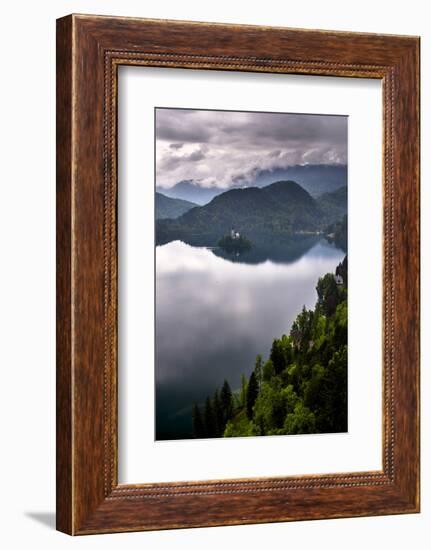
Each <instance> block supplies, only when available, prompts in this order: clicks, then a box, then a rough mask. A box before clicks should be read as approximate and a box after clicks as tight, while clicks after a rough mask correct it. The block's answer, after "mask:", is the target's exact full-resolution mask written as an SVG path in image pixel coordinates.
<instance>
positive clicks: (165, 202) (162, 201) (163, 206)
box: [155, 193, 197, 220]
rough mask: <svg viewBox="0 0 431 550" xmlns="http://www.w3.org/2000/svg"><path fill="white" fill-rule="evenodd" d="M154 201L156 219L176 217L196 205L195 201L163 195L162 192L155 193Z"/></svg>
mask: <svg viewBox="0 0 431 550" xmlns="http://www.w3.org/2000/svg"><path fill="white" fill-rule="evenodd" d="M155 203H156V220H160V219H164V218H178V217H179V216H182V215H183V214H184V213H185V212H188V211H189V210H190V209H191V208H194V207H195V206H197V205H196V204H195V203H193V202H190V201H185V200H183V199H172V198H171V197H167V196H166V195H163V193H156V197H155Z"/></svg>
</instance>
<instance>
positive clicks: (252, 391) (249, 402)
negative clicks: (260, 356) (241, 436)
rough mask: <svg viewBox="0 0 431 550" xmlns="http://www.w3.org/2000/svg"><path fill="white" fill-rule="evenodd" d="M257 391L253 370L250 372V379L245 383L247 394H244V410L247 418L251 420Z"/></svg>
mask: <svg viewBox="0 0 431 550" xmlns="http://www.w3.org/2000/svg"><path fill="white" fill-rule="evenodd" d="M258 393H259V388H258V385H257V380H256V375H255V373H254V371H253V372H252V373H251V376H250V380H249V381H248V385H247V396H246V410H247V418H248V419H249V420H251V419H252V418H253V407H254V404H255V403H256V399H257V396H258Z"/></svg>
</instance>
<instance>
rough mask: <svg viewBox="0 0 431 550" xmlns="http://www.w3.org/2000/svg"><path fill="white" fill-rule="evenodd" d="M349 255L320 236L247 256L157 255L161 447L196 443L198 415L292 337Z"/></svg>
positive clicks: (170, 247)
mask: <svg viewBox="0 0 431 550" xmlns="http://www.w3.org/2000/svg"><path fill="white" fill-rule="evenodd" d="M343 257H344V252H343V251H342V250H340V249H338V248H336V247H335V246H334V245H331V244H329V243H328V242H327V241H326V240H325V239H323V238H320V237H317V236H312V237H311V236H308V237H301V238H298V239H296V240H295V241H294V242H291V243H290V244H289V245H278V246H271V247H267V248H260V249H256V248H255V249H252V250H251V251H250V253H248V254H247V253H245V254H243V255H236V254H227V253H225V252H223V251H222V250H221V249H208V248H199V247H193V246H190V245H187V244H184V243H183V242H180V241H174V242H170V243H168V244H165V245H163V246H158V247H157V249H156V373H155V374H156V439H183V438H189V437H191V430H192V425H191V408H192V405H193V403H194V402H196V403H198V404H202V403H203V402H204V401H205V398H206V396H207V395H212V394H213V393H214V391H215V390H216V389H217V388H219V387H220V386H221V385H222V383H223V380H224V379H226V380H228V382H229V384H230V385H231V387H232V389H237V388H238V387H239V386H240V380H241V374H242V373H243V374H245V375H249V374H250V373H251V371H252V370H253V367H254V362H255V358H256V355H257V354H259V353H260V354H261V355H262V356H263V358H264V360H265V359H266V358H267V357H268V354H269V350H270V348H271V344H272V340H273V339H274V338H278V337H280V336H281V335H282V334H288V333H289V332H290V327H291V325H292V322H293V321H294V319H295V318H296V316H297V314H298V313H300V311H301V309H302V307H303V305H305V306H306V307H307V308H311V307H314V305H315V303H316V299H317V294H316V290H315V287H316V283H317V280H318V278H319V277H321V276H322V275H324V274H325V273H329V272H334V271H335V267H336V266H337V264H338V263H339V262H340V261H341V260H342V259H343Z"/></svg>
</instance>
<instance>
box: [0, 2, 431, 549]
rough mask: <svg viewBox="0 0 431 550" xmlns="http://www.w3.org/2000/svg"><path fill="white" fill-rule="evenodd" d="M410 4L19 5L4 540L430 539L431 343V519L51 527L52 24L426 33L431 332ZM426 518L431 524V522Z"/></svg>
mask: <svg viewBox="0 0 431 550" xmlns="http://www.w3.org/2000/svg"><path fill="white" fill-rule="evenodd" d="M427 11H428V10H427V2H423V1H421V0H410V2H408V4H406V2H401V1H399V0H382V1H381V2H375V1H372V0H362V1H361V2H354V3H353V2H352V3H349V2H346V1H345V0H327V1H326V2H321V1H319V0H303V1H302V2H277V1H276V0H266V1H265V2H264V3H263V4H262V3H257V2H256V3H252V2H251V1H250V0H249V1H247V2H245V1H238V2H232V1H231V0H218V1H217V2H203V1H202V0H182V1H181V2H175V1H174V0H157V1H154V2H139V1H138V0H103V2H102V1H96V0H87V1H85V0H75V1H71V0H56V1H45V2H43V3H39V2H37V3H35V2H29V1H28V2H25V1H22V0H15V1H14V2H8V3H5V4H4V5H3V6H2V18H1V23H0V26H1V27H0V40H1V42H2V44H1V46H2V47H1V52H2V75H1V79H2V81H1V87H0V99H1V101H0V131H1V134H0V136H1V149H0V150H1V169H2V171H1V179H0V186H1V192H2V196H1V200H0V224H1V225H0V250H1V259H2V262H1V268H0V334H1V339H0V354H1V360H0V365H1V372H2V377H3V378H2V380H1V383H0V428H1V432H0V434H1V443H0V445H1V450H2V452H1V455H0V472H1V474H0V475H1V485H0V525H1V533H0V540H1V543H2V546H3V547H4V548H8V549H9V548H18V547H19V548H21V547H26V546H27V547H30V546H32V547H36V548H44V549H47V550H49V549H51V548H52V549H56V550H57V549H62V548H66V547H68V548H69V547H72V546H74V547H76V548H78V547H79V548H90V547H91V548H102V547H103V548H104V549H109V548H116V547H118V546H120V547H121V548H142V547H143V546H146V547H147V548H151V549H154V550H157V549H161V548H168V547H169V548H187V550H193V549H195V548H196V549H197V548H199V549H200V548H205V549H211V548H217V549H218V548H222V547H226V548H233V547H235V546H236V547H239V548H242V547H246V548H249V549H254V548H262V547H267V546H272V545H273V544H277V545H282V546H286V547H299V546H300V547H301V548H304V549H308V548H310V549H311V548H316V547H319V548H331V549H334V550H336V549H345V548H346V547H348V548H349V549H350V550H354V549H356V548H358V549H359V548H361V549H362V548H364V547H367V546H369V547H378V546H385V547H389V548H392V549H394V550H396V549H401V548H403V549H404V548H405V547H413V548H415V549H424V548H428V545H429V542H428V544H427V541H426V540H425V536H426V530H427V527H428V530H429V524H430V522H431V481H430V479H431V478H430V471H429V464H430V463H431V452H430V434H431V429H430V421H429V419H430V412H431V404H430V403H431V399H430V397H431V392H430V382H431V376H430V372H429V369H428V368H427V367H428V366H429V365H430V362H431V341H430V338H426V337H424V338H423V345H422V387H423V395H422V401H423V407H422V427H423V430H422V431H423V437H422V453H423V457H422V463H423V468H422V510H423V511H422V514H420V515H412V516H392V517H384V518H361V519H343V520H331V521H319V522H300V523H288V524H273V525H258V526H241V527H223V528H212V529H196V530H183V531H165V532H155V533H132V534H122V535H103V536H93V537H81V538H75V539H72V538H71V537H67V536H65V535H62V534H60V533H57V532H55V531H54V528H53V526H54V522H55V520H54V500H55V486H54V468H55V461H54V456H55V454H54V449H55V437H54V435H55V433H54V427H55V417H54V412H55V402H54V398H55V387H54V383H55V330H54V329H55V324H54V323H55V274H54V271H55V195H54V191H55V19H56V18H57V17H60V16H62V15H65V14H68V13H70V12H75V13H96V14H111V15H129V16H140V17H156V18H171V19H191V20H198V21H199V20H200V21H205V20H206V21H220V22H231V23H251V24H262V25H284V26H291V27H303V28H310V29H312V28H322V29H339V30H351V31H369V32H382V33H401V34H415V35H421V37H422V68H423V69H422V71H423V72H422V98H424V99H423V101H422V151H423V154H422V209H423V210H422V212H423V215H422V243H423V244H422V250H423V260H422V281H423V285H422V289H423V290H422V330H423V335H427V334H428V333H429V332H430V330H431V311H430V310H431V307H430V306H431V290H430V286H429V284H428V285H427V284H425V283H426V282H429V281H430V280H431V258H430V252H429V251H430V250H431V190H430V187H429V181H430V176H431V172H430V165H429V163H428V159H427V157H426V155H425V154H424V152H426V151H430V150H431V119H430V105H429V101H428V102H427V101H426V99H427V98H429V97H431V74H430V66H431V30H430V27H429V14H428V13H427ZM427 524H428V525H427Z"/></svg>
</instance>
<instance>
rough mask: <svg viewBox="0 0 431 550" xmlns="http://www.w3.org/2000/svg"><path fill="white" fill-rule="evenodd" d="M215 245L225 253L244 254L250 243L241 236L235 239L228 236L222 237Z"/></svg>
mask: <svg viewBox="0 0 431 550" xmlns="http://www.w3.org/2000/svg"><path fill="white" fill-rule="evenodd" d="M217 244H218V246H220V248H223V249H224V250H226V251H227V252H244V251H245V250H250V248H251V241H249V240H248V239H247V238H246V237H243V236H242V235H240V236H239V237H237V238H233V237H231V236H230V235H224V237H222V238H221V239H220V240H219V242H218V243H217Z"/></svg>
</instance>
